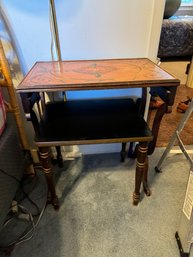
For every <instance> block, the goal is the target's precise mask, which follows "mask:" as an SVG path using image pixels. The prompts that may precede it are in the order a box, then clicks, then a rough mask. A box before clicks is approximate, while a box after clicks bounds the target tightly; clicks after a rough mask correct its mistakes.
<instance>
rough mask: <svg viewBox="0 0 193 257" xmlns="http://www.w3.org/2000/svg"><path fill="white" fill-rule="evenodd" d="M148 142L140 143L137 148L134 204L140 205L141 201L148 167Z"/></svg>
mask: <svg viewBox="0 0 193 257" xmlns="http://www.w3.org/2000/svg"><path fill="white" fill-rule="evenodd" d="M147 150H148V142H140V143H139V146H138V148H137V163H136V172H135V191H134V193H133V204H134V205H138V203H139V201H140V187H141V183H142V180H143V174H144V172H145V167H146V159H147Z"/></svg>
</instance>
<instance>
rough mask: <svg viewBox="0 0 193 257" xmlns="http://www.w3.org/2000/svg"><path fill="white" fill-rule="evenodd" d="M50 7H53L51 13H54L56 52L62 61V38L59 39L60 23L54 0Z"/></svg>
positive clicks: (51, 0)
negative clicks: (58, 22)
mask: <svg viewBox="0 0 193 257" xmlns="http://www.w3.org/2000/svg"><path fill="white" fill-rule="evenodd" d="M50 7H51V14H52V17H51V18H52V22H53V28H54V31H53V32H54V41H55V46H56V54H57V57H58V61H61V60H62V57H61V50H60V40H59V34H58V24H57V18H56V9H55V3H54V0H50Z"/></svg>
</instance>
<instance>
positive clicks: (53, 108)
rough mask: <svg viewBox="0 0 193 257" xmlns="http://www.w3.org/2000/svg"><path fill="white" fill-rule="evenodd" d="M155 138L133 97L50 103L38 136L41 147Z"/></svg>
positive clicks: (37, 139) (139, 140)
mask: <svg viewBox="0 0 193 257" xmlns="http://www.w3.org/2000/svg"><path fill="white" fill-rule="evenodd" d="M152 139H153V135H152V132H151V130H150V129H149V127H148V125H147V123H146V122H145V120H144V119H143V117H142V115H141V114H140V112H139V108H138V104H136V103H135V102H134V101H133V99H130V98H127V99H97V100H93V99H92V100H90V99H89V100H71V101H66V102H65V101H61V102H49V103H47V104H46V105H45V110H44V115H43V117H42V118H41V120H40V123H39V128H38V129H37V130H36V135H35V142H36V144H37V145H38V146H41V145H44V146H45V145H50V146H51V145H53V143H54V145H73V144H91V143H92V144H95V143H96V144H97V143H113V142H143V141H146V142H147V141H148V142H149V141H151V140H152Z"/></svg>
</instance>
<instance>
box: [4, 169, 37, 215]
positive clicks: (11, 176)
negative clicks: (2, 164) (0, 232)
mask: <svg viewBox="0 0 193 257" xmlns="http://www.w3.org/2000/svg"><path fill="white" fill-rule="evenodd" d="M0 172H1V173H3V174H5V175H7V176H8V177H10V178H12V179H14V180H15V181H17V182H18V183H19V185H20V186H21V187H20V189H21V190H22V193H23V194H24V196H25V197H26V198H27V199H28V200H29V202H30V203H31V204H33V205H34V206H35V208H36V209H37V211H38V213H37V215H38V214H39V213H40V209H39V207H38V206H37V204H36V203H35V202H34V201H33V200H32V199H31V198H30V197H29V195H28V194H29V193H30V192H28V193H27V192H25V190H24V188H23V186H24V184H23V183H24V179H20V180H19V179H18V178H17V177H15V176H13V175H11V174H9V173H8V172H6V171H4V170H3V169H1V168H0ZM32 190H33V189H32ZM22 200H23V199H22ZM22 200H21V201H22ZM12 207H14V206H12Z"/></svg>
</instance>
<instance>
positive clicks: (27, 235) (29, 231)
mask: <svg viewBox="0 0 193 257" xmlns="http://www.w3.org/2000/svg"><path fill="white" fill-rule="evenodd" d="M0 172H1V173H3V174H5V175H7V176H9V177H10V178H12V179H14V180H15V181H17V182H18V183H19V185H21V190H22V192H23V194H24V199H25V197H26V198H27V199H28V200H29V202H30V203H31V204H33V205H34V206H35V207H36V209H37V210H38V213H37V214H34V215H32V214H31V212H30V211H29V210H28V209H27V208H26V207H24V206H23V205H21V204H18V203H17V202H16V203H15V204H14V205H12V208H13V207H17V208H18V209H20V213H19V214H18V209H17V213H16V214H18V215H16V214H14V213H13V214H14V216H13V215H12V217H11V218H9V219H7V220H6V221H5V223H4V228H5V227H6V226H7V225H8V224H9V223H10V222H11V221H12V220H13V219H14V218H15V217H17V218H19V219H25V220H27V221H29V222H30V224H29V226H28V227H27V228H26V229H25V230H24V231H23V232H22V233H21V235H20V236H19V237H18V238H17V239H16V240H14V241H12V242H11V243H9V244H8V245H6V246H0V250H2V251H4V252H5V253H6V254H8V255H10V254H11V252H12V251H13V249H14V247H15V246H17V245H19V244H21V243H23V242H26V241H28V240H30V239H31V238H32V237H33V234H34V230H35V228H36V227H37V225H38V224H39V222H40V220H41V218H42V216H43V213H44V211H45V208H46V205H47V199H46V201H45V203H44V205H43V208H42V210H41V211H40V209H39V207H38V206H37V204H36V203H35V202H34V201H33V200H32V199H31V198H30V197H29V195H28V193H26V192H25V190H24V188H23V183H24V180H23V179H21V180H19V179H18V178H17V177H15V176H13V175H11V174H9V173H7V172H6V171H4V170H3V169H1V168H0ZM35 185H36V184H35ZM33 189H34V188H33ZM33 189H32V190H33ZM32 190H31V191H32ZM46 195H47V194H46ZM24 199H22V201H23V200H24ZM36 216H38V218H37V221H36V222H34V217H36Z"/></svg>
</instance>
